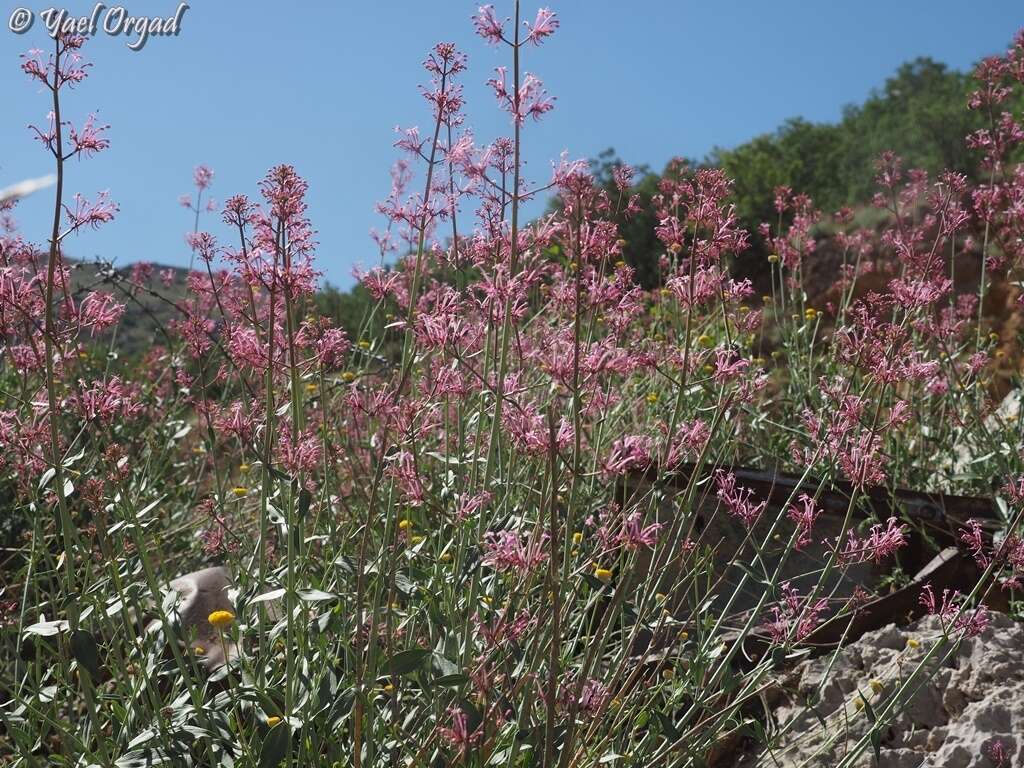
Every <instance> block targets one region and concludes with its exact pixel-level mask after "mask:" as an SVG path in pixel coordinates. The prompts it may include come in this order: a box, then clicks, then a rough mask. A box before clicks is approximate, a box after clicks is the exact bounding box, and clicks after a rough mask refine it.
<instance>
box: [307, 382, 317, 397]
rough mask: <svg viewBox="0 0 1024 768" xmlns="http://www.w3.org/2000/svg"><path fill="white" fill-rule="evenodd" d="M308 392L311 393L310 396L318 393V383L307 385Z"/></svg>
mask: <svg viewBox="0 0 1024 768" xmlns="http://www.w3.org/2000/svg"><path fill="white" fill-rule="evenodd" d="M306 391H307V392H309V393H310V394H312V393H313V392H316V382H315V381H311V382H309V383H308V384H306Z"/></svg>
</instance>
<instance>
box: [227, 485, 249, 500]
mask: <svg viewBox="0 0 1024 768" xmlns="http://www.w3.org/2000/svg"><path fill="white" fill-rule="evenodd" d="M231 492H232V493H233V494H235V496H237V497H238V498H242V497H243V496H248V495H249V489H248V488H246V487H244V486H241V485H236V486H235V487H234V488H232V489H231Z"/></svg>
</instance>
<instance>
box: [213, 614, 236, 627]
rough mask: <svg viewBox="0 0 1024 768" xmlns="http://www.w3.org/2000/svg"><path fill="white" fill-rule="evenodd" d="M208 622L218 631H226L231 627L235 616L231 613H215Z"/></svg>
mask: <svg viewBox="0 0 1024 768" xmlns="http://www.w3.org/2000/svg"><path fill="white" fill-rule="evenodd" d="M206 620H207V621H209V622H210V623H211V624H212V625H213V626H215V627H216V628H217V629H225V628H226V627H230V626H231V622H233V621H234V620H235V614H233V613H232V612H231V611H214V612H213V613H211V614H210V615H209V616H208V617H207V619H206Z"/></svg>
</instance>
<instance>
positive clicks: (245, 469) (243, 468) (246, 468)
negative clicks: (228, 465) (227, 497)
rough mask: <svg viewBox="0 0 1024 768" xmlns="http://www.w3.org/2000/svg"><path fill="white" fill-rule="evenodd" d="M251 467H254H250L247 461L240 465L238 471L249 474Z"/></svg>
mask: <svg viewBox="0 0 1024 768" xmlns="http://www.w3.org/2000/svg"><path fill="white" fill-rule="evenodd" d="M250 469H252V467H250V466H249V465H248V464H246V463H245V462H243V463H241V464H239V465H238V471H239V472H241V473H242V474H243V475H247V474H249V470H250Z"/></svg>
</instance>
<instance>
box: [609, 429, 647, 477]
mask: <svg viewBox="0 0 1024 768" xmlns="http://www.w3.org/2000/svg"><path fill="white" fill-rule="evenodd" d="M651 444H652V440H651V438H649V437H646V436H644V435H626V436H625V437H620V438H619V439H618V440H616V441H615V442H614V443H612V449H611V452H610V453H609V454H608V456H607V458H606V459H605V460H604V471H605V472H607V473H608V474H612V475H621V474H625V473H626V472H630V471H632V470H635V469H646V468H647V467H648V466H650V464H651Z"/></svg>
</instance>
